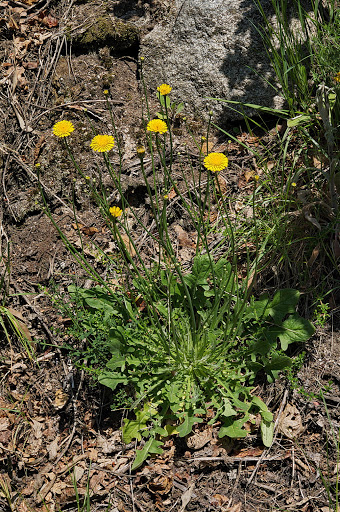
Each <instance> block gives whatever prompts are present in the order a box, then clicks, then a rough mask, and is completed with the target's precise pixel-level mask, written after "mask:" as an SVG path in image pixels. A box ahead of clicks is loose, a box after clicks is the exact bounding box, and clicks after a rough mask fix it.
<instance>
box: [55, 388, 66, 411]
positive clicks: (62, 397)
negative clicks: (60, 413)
mask: <svg viewBox="0 0 340 512" xmlns="http://www.w3.org/2000/svg"><path fill="white" fill-rule="evenodd" d="M69 398H70V397H69V395H68V394H67V393H65V391H64V390H63V389H57V391H56V392H55V398H54V402H53V405H54V407H55V408H56V409H62V408H63V407H64V406H65V405H66V404H67V402H68V400H69Z"/></svg>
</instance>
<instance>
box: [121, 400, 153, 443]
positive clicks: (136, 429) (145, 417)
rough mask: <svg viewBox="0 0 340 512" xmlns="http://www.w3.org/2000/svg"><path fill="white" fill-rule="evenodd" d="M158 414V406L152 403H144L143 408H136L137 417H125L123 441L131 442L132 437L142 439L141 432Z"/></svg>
mask: <svg viewBox="0 0 340 512" xmlns="http://www.w3.org/2000/svg"><path fill="white" fill-rule="evenodd" d="M156 414H157V408H156V407H155V406H153V405H152V404H150V403H146V404H144V407H143V409H137V410H135V415H136V419H135V420H129V419H128V418H125V419H124V425H123V441H124V443H126V444H129V443H130V442H131V441H132V439H137V440H138V441H140V440H141V433H142V431H145V430H146V429H147V424H148V422H149V421H150V419H151V418H152V416H155V415H156Z"/></svg>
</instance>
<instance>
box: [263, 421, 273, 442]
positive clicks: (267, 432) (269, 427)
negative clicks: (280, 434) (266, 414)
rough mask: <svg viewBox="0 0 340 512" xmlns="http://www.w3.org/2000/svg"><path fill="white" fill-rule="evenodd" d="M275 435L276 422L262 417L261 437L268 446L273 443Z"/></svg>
mask: <svg viewBox="0 0 340 512" xmlns="http://www.w3.org/2000/svg"><path fill="white" fill-rule="evenodd" d="M273 435H274V422H273V421H266V420H264V419H262V421H261V437H262V442H263V444H264V445H265V446H267V447H268V448H269V447H270V446H271V445H272V442H273Z"/></svg>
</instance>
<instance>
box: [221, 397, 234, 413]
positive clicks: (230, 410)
mask: <svg viewBox="0 0 340 512" xmlns="http://www.w3.org/2000/svg"><path fill="white" fill-rule="evenodd" d="M221 414H223V416H226V417H229V416H236V415H237V412H236V411H235V409H233V408H232V406H231V403H230V401H229V400H228V399H227V398H226V399H224V408H223V412H222V413H221Z"/></svg>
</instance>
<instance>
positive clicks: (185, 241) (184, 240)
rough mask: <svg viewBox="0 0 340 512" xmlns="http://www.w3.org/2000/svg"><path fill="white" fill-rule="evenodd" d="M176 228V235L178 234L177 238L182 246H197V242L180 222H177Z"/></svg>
mask: <svg viewBox="0 0 340 512" xmlns="http://www.w3.org/2000/svg"><path fill="white" fill-rule="evenodd" d="M174 230H175V232H176V235H177V238H178V243H179V245H180V246H182V247H188V248H194V247H195V244H194V243H193V241H192V240H191V239H190V237H189V235H188V233H187V232H186V231H184V229H183V228H182V226H180V225H179V224H175V226H174Z"/></svg>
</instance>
